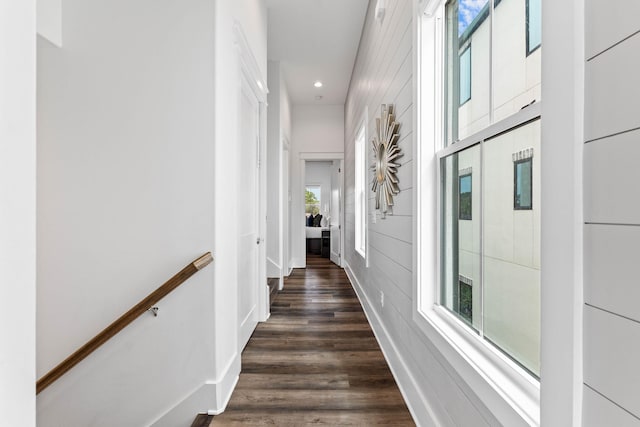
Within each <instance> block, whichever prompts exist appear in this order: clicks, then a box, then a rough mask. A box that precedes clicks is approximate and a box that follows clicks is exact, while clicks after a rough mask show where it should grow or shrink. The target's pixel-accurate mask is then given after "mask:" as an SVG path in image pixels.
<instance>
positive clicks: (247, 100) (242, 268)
mask: <svg viewBox="0 0 640 427" xmlns="http://www.w3.org/2000/svg"><path fill="white" fill-rule="evenodd" d="M241 80H242V90H241V96H240V105H239V106H240V123H239V131H238V132H239V141H238V169H237V171H238V172H237V182H238V324H239V328H238V331H239V337H238V344H239V346H240V351H242V349H244V347H245V346H246V345H247V342H248V341H249V338H250V337H251V334H252V333H253V330H254V329H255V328H256V326H257V324H258V308H257V307H258V285H259V254H260V251H259V246H258V245H259V244H260V234H259V232H260V227H259V224H260V223H259V214H260V199H259V188H260V186H259V178H260V174H259V171H258V168H259V157H258V156H259V153H260V150H259V141H260V138H259V136H260V133H259V132H260V104H259V102H258V99H257V97H256V95H255V94H254V92H253V90H252V88H251V86H250V85H249V82H248V81H247V80H246V78H245V77H244V76H242V78H241Z"/></svg>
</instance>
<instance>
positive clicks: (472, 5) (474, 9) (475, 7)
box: [458, 0, 488, 35]
mask: <svg viewBox="0 0 640 427" xmlns="http://www.w3.org/2000/svg"><path fill="white" fill-rule="evenodd" d="M487 2H488V0H460V1H459V2H458V35H460V34H462V33H463V32H464V30H466V29H467V27H468V26H469V24H471V22H472V21H473V19H474V18H475V17H476V16H478V13H480V11H481V10H482V8H483V7H484V5H486V4H487Z"/></svg>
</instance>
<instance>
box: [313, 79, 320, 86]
mask: <svg viewBox="0 0 640 427" xmlns="http://www.w3.org/2000/svg"><path fill="white" fill-rule="evenodd" d="M313 85H314V86H315V87H322V82H321V81H320V80H318V81H317V82H315V83H314V84H313Z"/></svg>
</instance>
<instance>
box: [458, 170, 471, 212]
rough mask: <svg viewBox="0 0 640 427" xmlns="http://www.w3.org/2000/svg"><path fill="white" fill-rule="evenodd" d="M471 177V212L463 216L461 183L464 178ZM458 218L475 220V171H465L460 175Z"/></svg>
mask: <svg viewBox="0 0 640 427" xmlns="http://www.w3.org/2000/svg"><path fill="white" fill-rule="evenodd" d="M466 177H469V179H470V180H471V183H470V185H471V189H470V190H469V194H470V195H469V198H470V199H471V204H470V206H469V209H470V212H469V216H468V217H467V216H465V217H462V209H461V208H460V206H462V192H461V191H460V184H461V181H462V178H466ZM458 220H462V221H472V220H473V173H472V172H468V173H465V174H463V175H458Z"/></svg>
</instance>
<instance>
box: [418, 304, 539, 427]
mask: <svg viewBox="0 0 640 427" xmlns="http://www.w3.org/2000/svg"><path fill="white" fill-rule="evenodd" d="M414 321H415V322H416V323H417V325H418V326H419V328H420V329H421V330H422V332H423V333H424V334H425V335H426V337H427V338H428V339H429V340H431V341H432V342H433V343H434V345H435V346H436V347H437V348H438V350H439V351H440V352H441V353H442V355H443V356H444V358H445V359H446V360H447V361H448V362H449V363H450V364H451V366H452V367H453V368H454V369H455V371H456V372H457V373H458V375H459V376H460V377H461V378H462V380H463V381H464V382H465V384H466V385H467V386H468V387H469V388H470V389H471V391H472V392H473V393H474V394H475V395H476V396H477V398H478V399H479V400H480V401H481V402H482V403H483V404H484V405H485V406H486V407H487V408H488V409H489V411H490V412H491V413H492V414H493V416H494V417H496V418H497V419H498V421H500V423H501V424H503V425H509V426H515V425H533V426H537V425H540V383H539V382H538V381H537V380H536V379H535V378H533V377H532V376H531V375H530V374H529V373H527V372H526V371H524V369H522V368H521V367H520V366H518V365H517V364H516V363H514V362H513V361H512V360H511V359H509V358H508V357H506V356H505V355H504V354H502V353H501V352H500V351H499V350H497V349H495V348H494V347H493V346H491V345H490V344H489V343H487V342H485V341H483V340H482V338H481V337H480V336H478V335H476V334H475V333H474V332H473V331H471V330H470V329H469V328H468V327H467V326H465V325H464V324H463V322H462V321H461V320H459V319H457V318H456V317H455V316H454V315H452V314H451V313H449V312H448V311H447V310H446V309H444V308H442V307H440V306H434V307H432V308H431V309H429V310H426V311H425V312H420V311H417V310H414Z"/></svg>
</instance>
